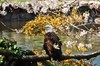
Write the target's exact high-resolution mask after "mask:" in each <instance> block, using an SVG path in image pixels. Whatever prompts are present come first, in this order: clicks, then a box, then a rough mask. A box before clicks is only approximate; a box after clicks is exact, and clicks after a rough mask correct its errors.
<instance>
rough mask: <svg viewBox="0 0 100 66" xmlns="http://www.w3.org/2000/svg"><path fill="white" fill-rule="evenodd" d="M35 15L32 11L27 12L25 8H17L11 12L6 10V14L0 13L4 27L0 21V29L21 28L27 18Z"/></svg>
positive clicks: (0, 19) (29, 18) (30, 18)
mask: <svg viewBox="0 0 100 66" xmlns="http://www.w3.org/2000/svg"><path fill="white" fill-rule="evenodd" d="M35 17H36V15H35V14H34V13H27V12H26V11H25V10H20V9H17V10H15V11H13V12H8V13H7V14H6V15H0V21H2V22H3V23H4V24H5V25H6V27H5V26H4V25H3V24H2V23H0V30H4V29H7V27H10V28H17V29H18V28H21V27H22V26H23V25H25V23H26V22H27V21H29V20H32V19H34V18H35Z"/></svg>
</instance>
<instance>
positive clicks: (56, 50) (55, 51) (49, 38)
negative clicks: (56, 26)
mask: <svg viewBox="0 0 100 66" xmlns="http://www.w3.org/2000/svg"><path fill="white" fill-rule="evenodd" d="M61 46H62V43H61V41H60V39H59V37H58V36H57V35H56V34H55V33H54V32H47V33H46V34H45V35H44V45H43V48H44V50H45V51H46V54H47V55H48V56H49V57H50V58H53V60H60V57H61V56H62V51H61Z"/></svg>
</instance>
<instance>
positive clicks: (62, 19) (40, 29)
mask: <svg viewBox="0 0 100 66" xmlns="http://www.w3.org/2000/svg"><path fill="white" fill-rule="evenodd" d="M50 14H52V12H50ZM50 14H49V13H47V15H43V14H39V15H38V16H37V17H36V19H35V20H31V21H29V22H27V23H26V24H25V26H24V27H23V30H24V33H25V34H27V35H32V34H33V35H37V34H45V30H46V25H51V26H53V28H54V29H55V30H56V31H57V32H65V31H66V27H68V26H70V24H69V23H75V22H83V19H82V17H83V16H82V15H79V14H78V13H77V12H76V9H75V8H73V10H72V14H71V15H70V16H66V15H64V14H62V13H60V12H58V11H57V10H55V11H54V14H52V15H50Z"/></svg>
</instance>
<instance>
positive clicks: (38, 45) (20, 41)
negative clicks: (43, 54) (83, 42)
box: [0, 30, 100, 66]
mask: <svg viewBox="0 0 100 66" xmlns="http://www.w3.org/2000/svg"><path fill="white" fill-rule="evenodd" d="M3 37H6V38H8V39H11V38H12V39H14V40H15V41H17V46H20V47H22V48H23V49H24V50H32V49H35V50H38V51H41V50H42V49H43V47H42V46H43V40H44V39H43V36H41V35H39V36H31V37H29V36H26V35H24V34H22V33H15V32H10V31H6V30H5V31H1V32H0V38H3ZM97 39H98V40H100V38H95V40H97ZM99 46H100V44H99V43H97V44H96V45H95V47H93V49H92V50H89V52H86V53H91V52H93V51H97V50H99V49H100V47H99ZM74 53H75V52H74ZM75 54H76V53H75ZM92 65H93V66H95V65H96V66H100V55H99V56H97V57H96V58H94V61H93V62H92Z"/></svg>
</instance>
